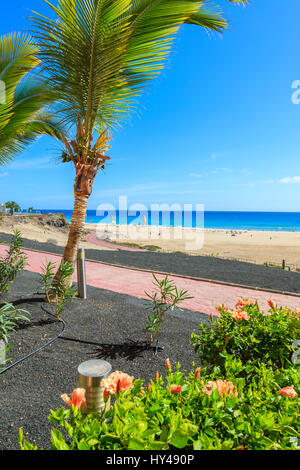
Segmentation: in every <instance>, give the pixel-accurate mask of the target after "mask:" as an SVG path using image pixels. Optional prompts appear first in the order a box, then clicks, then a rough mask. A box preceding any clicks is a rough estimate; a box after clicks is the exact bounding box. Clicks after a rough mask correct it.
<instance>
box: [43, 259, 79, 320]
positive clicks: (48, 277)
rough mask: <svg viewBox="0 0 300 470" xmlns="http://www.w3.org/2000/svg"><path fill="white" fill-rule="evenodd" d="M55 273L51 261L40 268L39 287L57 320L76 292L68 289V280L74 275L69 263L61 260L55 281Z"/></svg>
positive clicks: (73, 289)
mask: <svg viewBox="0 0 300 470" xmlns="http://www.w3.org/2000/svg"><path fill="white" fill-rule="evenodd" d="M55 273H56V264H55V263H53V262H52V261H49V262H48V263H47V264H45V265H44V266H42V274H41V285H42V288H43V289H44V291H45V294H46V301H47V302H48V304H49V305H50V308H51V309H52V312H53V314H54V315H55V316H56V318H57V319H58V320H59V319H60V317H61V315H62V314H63V312H64V309H65V308H66V306H67V305H68V304H69V303H70V302H71V300H72V299H74V298H75V297H76V295H77V291H76V289H75V288H74V287H72V286H71V287H68V280H69V278H70V276H72V274H73V273H74V268H73V266H72V265H71V264H70V263H68V262H67V261H65V260H62V262H61V264H60V266H59V268H58V272H57V274H58V276H57V278H56V279H55Z"/></svg>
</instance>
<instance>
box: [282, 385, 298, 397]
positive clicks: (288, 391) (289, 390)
mask: <svg viewBox="0 0 300 470" xmlns="http://www.w3.org/2000/svg"><path fill="white" fill-rule="evenodd" d="M279 393H280V395H282V396H286V397H291V398H293V399H294V398H295V397H296V396H297V392H296V391H295V390H294V385H292V386H290V387H284V388H282V389H281V390H279Z"/></svg>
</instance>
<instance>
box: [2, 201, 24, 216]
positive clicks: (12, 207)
mask: <svg viewBox="0 0 300 470" xmlns="http://www.w3.org/2000/svg"><path fill="white" fill-rule="evenodd" d="M5 207H6V209H10V215H14V212H15V211H18V212H20V211H21V207H20V206H19V204H17V203H16V202H15V201H8V202H6V203H5Z"/></svg>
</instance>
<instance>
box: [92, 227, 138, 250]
mask: <svg viewBox="0 0 300 470" xmlns="http://www.w3.org/2000/svg"><path fill="white" fill-rule="evenodd" d="M85 241H87V242H89V243H93V244H94V245H98V246H103V247H104V248H110V249H112V250H121V251H141V250H138V249H136V248H130V247H129V246H128V247H127V246H122V245H117V244H115V243H110V242H106V241H105V240H99V238H98V237H97V233H96V232H95V231H93V232H91V233H89V234H88V235H87V236H86V237H85Z"/></svg>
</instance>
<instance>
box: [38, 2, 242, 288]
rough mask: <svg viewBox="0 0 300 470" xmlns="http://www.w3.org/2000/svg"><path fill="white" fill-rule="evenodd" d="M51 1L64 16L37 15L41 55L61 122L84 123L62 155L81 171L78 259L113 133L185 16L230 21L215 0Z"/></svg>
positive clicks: (69, 256) (208, 23)
mask: <svg viewBox="0 0 300 470" xmlns="http://www.w3.org/2000/svg"><path fill="white" fill-rule="evenodd" d="M45 1H46V3H47V4H48V5H49V6H50V7H51V8H52V10H53V11H54V13H55V14H56V16H57V17H56V18H55V19H49V18H46V17H45V16H44V15H39V14H37V13H34V15H33V17H32V21H33V23H34V27H35V31H34V37H35V38H36V39H38V41H39V47H40V55H39V57H41V61H42V67H43V70H44V74H45V76H47V77H48V79H49V82H50V83H51V85H52V86H53V88H54V91H55V92H56V94H57V98H58V100H59V110H58V112H59V113H60V117H61V120H62V122H63V123H65V124H69V125H70V126H73V129H74V127H75V125H76V126H77V129H74V133H75V135H74V138H73V140H71V141H67V140H66V139H64V143H65V147H66V149H65V151H64V152H63V154H62V160H63V162H70V161H72V162H73V164H74V167H75V171H76V177H75V185H74V195H75V203H74V210H73V217H72V222H71V227H70V232H69V238H68V242H67V245H66V248H65V251H64V255H63V259H64V260H65V261H67V262H68V263H70V264H73V263H74V261H75V258H76V253H77V248H78V244H79V241H80V238H81V234H82V232H83V230H84V224H85V220H86V210H87V203H88V198H89V196H90V195H91V192H92V187H93V183H94V180H95V177H96V175H97V173H98V172H99V171H100V170H101V169H103V168H104V167H105V164H106V162H107V160H108V159H109V157H108V156H107V155H106V151H107V150H108V148H109V141H110V138H111V132H112V131H113V129H114V128H115V127H116V126H117V125H119V124H120V121H121V120H122V119H123V118H124V117H125V116H126V115H128V114H129V113H130V112H131V111H132V109H133V106H134V103H135V101H134V99H135V97H136V96H137V95H139V94H140V92H141V91H142V90H143V89H144V88H145V87H146V85H147V84H148V83H149V81H150V80H151V79H153V78H154V77H155V76H156V75H157V74H158V73H159V72H160V70H161V69H162V68H163V65H164V61H165V59H166V57H167V56H168V54H169V52H170V50H171V46H172V42H173V40H174V38H175V35H176V33H177V31H178V29H179V28H180V26H181V25H182V24H183V23H187V24H193V25H198V26H202V27H204V28H206V29H210V30H213V31H218V32H220V31H222V30H223V29H225V28H226V27H227V24H226V21H225V20H224V19H223V18H222V16H221V15H220V13H219V12H218V11H217V12H212V11H210V10H208V9H207V8H206V6H207V5H206V3H208V0H203V1H194V0H58V5H57V6H53V5H51V4H50V3H49V1H48V0H45ZM229 1H232V2H236V3H244V4H245V3H247V1H246V0H229ZM57 280H58V276H57V278H56V281H57Z"/></svg>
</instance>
